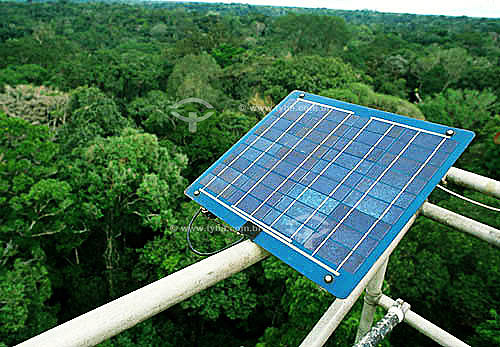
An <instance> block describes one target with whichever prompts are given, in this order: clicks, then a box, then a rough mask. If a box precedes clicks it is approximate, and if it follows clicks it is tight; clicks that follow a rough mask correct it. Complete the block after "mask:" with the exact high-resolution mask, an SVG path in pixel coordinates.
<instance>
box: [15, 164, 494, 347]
mask: <svg viewBox="0 0 500 347" xmlns="http://www.w3.org/2000/svg"><path fill="white" fill-rule="evenodd" d="M445 180H447V181H450V182H453V183H455V184H458V185H461V186H464V187H467V188H470V189H474V190H477V191H480V192H482V193H485V194H488V195H491V196H494V197H497V198H500V182H497V181H495V180H492V179H490V178H487V177H483V176H480V175H476V174H474V173H471V172H467V171H464V170H460V169H457V168H451V169H450V170H449V172H448V173H447V175H446V177H445ZM420 213H421V214H422V215H424V216H426V217H428V218H431V219H433V220H435V221H437V222H439V223H442V224H445V225H448V226H450V227H453V228H455V229H458V230H460V231H463V232H466V233H469V234H471V235H473V236H476V237H478V238H480V239H482V240H484V241H487V242H489V243H491V244H493V245H495V246H497V247H500V230H498V229H496V228H493V227H491V226H488V225H485V224H482V223H480V222H477V221H475V220H473V219H470V218H467V217H464V216H461V215H459V214H457V213H454V212H451V211H448V210H446V209H444V208H441V207H439V206H436V205H433V204H430V203H428V202H426V203H424V204H423V205H422V207H421V209H420ZM415 219H416V215H415V216H413V217H412V218H411V219H410V221H408V223H407V224H406V225H405V227H404V228H403V230H402V231H401V232H400V233H399V234H398V236H397V237H396V238H395V239H394V240H393V242H392V243H391V244H390V245H389V247H388V248H387V249H386V251H385V252H384V253H383V254H382V256H381V257H380V258H379V259H378V260H377V261H376V262H375V264H374V266H373V267H372V268H371V269H370V271H369V272H368V273H367V275H366V276H365V277H364V278H363V279H362V280H361V282H360V283H359V284H358V285H357V286H356V288H355V289H354V290H353V291H352V293H351V294H350V295H349V296H348V297H347V298H346V299H336V300H335V301H334V302H333V303H332V305H331V306H330V307H329V308H328V310H327V311H326V312H325V313H324V315H323V316H322V317H321V318H320V320H319V321H318V322H317V324H316V325H315V326H314V327H313V329H312V330H311V331H310V332H309V334H308V335H307V337H306V338H305V339H304V341H303V342H302V344H301V346H307V347H315V346H323V345H324V344H325V343H326V341H327V340H328V338H329V337H330V336H331V334H332V333H333V332H334V331H335V329H336V328H337V326H338V325H339V324H340V322H341V321H342V319H343V318H344V317H345V315H346V314H347V313H348V312H349V311H350V310H351V308H352V306H353V305H354V304H355V302H356V301H357V299H358V298H359V297H360V296H361V294H362V292H363V290H364V289H365V288H366V289H367V290H366V294H365V299H364V305H363V310H362V314H361V320H360V325H359V328H358V334H357V338H356V339H357V341H359V340H360V339H361V338H362V337H363V336H364V335H365V334H366V333H367V332H368V331H369V330H370V327H371V325H372V322H373V315H374V313H375V308H376V307H377V305H378V306H382V307H384V308H385V309H389V307H391V306H393V305H394V303H395V301H394V300H392V299H391V298H389V297H387V296H385V295H384V294H382V292H381V288H382V283H383V280H384V276H385V270H386V267H387V262H388V259H389V256H390V255H391V253H392V252H393V251H394V249H395V248H396V246H397V245H398V244H399V242H400V241H401V239H402V238H403V236H404V235H405V234H406V232H407V231H408V230H409V229H410V227H411V226H412V224H413V222H414V221H415ZM267 256H269V253H268V252H267V251H265V250H264V249H263V248H261V247H259V246H257V245H256V244H254V243H253V242H251V241H245V242H242V243H240V244H238V245H236V246H233V247H231V248H229V249H227V250H225V251H223V252H221V253H218V254H216V255H213V256H211V257H208V258H206V259H204V260H202V261H200V262H197V263H195V264H193V265H191V266H188V267H186V268H184V269H182V270H180V271H177V272H175V273H173V274H171V275H169V276H167V277H165V278H163V279H160V280H158V281H156V282H153V283H151V284H149V285H147V286H145V287H143V288H140V289H138V290H136V291H134V292H132V293H129V294H127V295H124V296H122V297H120V298H118V299H116V300H114V301H111V302H110V303H108V304H106V305H103V306H100V307H98V308H96V309H94V310H92V311H90V312H87V313H85V314H83V315H81V316H79V317H76V318H74V319H72V320H70V321H68V322H66V323H63V324H61V325H59V326H56V327H54V328H52V329H50V330H48V331H46V332H44V333H42V334H40V335H37V336H35V337H33V338H31V339H29V340H27V341H25V342H23V343H21V344H19V345H18V346H22V347H40V346H51V347H59V346H61V347H62V346H93V345H96V344H98V343H100V342H102V341H104V340H106V339H108V338H110V337H112V336H115V335H117V334H119V333H120V332H122V331H124V330H126V329H129V328H131V327H133V326H134V325H136V324H138V323H140V322H142V321H144V320H146V319H148V318H150V317H152V316H154V315H156V314H158V313H160V312H162V311H164V310H166V309H168V308H169V307H171V306H173V305H175V304H177V303H179V302H181V301H183V300H186V299H188V298H189V297H191V296H193V295H194V294H196V293H198V292H200V291H202V290H204V289H206V288H208V287H210V286H212V285H214V284H216V283H217V282H219V281H222V280H223V279H225V278H228V277H230V276H231V275H233V274H235V273H237V272H239V271H242V270H244V269H246V268H248V267H249V266H251V265H253V264H255V263H257V262H259V261H261V260H262V259H264V258H266V257H267ZM404 322H406V323H408V324H409V325H410V326H412V327H414V328H415V329H417V330H418V331H420V332H421V333H423V334H424V335H426V336H428V337H430V338H431V339H433V340H434V341H436V342H437V343H439V344H441V345H443V346H460V347H462V346H467V344H465V343H464V342H462V341H460V340H459V339H457V338H456V337H454V336H453V335H451V334H449V333H447V332H446V331H444V330H443V329H441V328H439V327H438V326H436V325H434V324H432V323H431V322H429V321H427V320H425V319H424V318H422V317H420V316H419V315H418V314H416V313H415V312H413V311H411V310H408V311H407V312H406V314H405V316H404Z"/></svg>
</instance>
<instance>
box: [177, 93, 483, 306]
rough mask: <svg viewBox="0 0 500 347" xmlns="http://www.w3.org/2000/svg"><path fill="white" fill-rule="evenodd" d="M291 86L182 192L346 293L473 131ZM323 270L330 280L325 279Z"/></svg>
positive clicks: (313, 277)
mask: <svg viewBox="0 0 500 347" xmlns="http://www.w3.org/2000/svg"><path fill="white" fill-rule="evenodd" d="M300 94H301V92H298V91H295V92H292V93H291V94H290V95H288V96H287V97H286V98H285V99H284V100H283V101H282V102H281V103H280V104H279V105H278V106H277V107H276V108H275V109H274V110H273V111H272V112H271V113H269V114H268V115H267V116H266V117H264V119H262V121H261V122H259V123H258V124H257V125H256V126H255V127H254V128H253V129H252V130H250V132H249V133H248V134H246V135H245V136H244V137H243V138H242V139H240V141H238V142H237V143H236V144H235V145H234V146H233V147H232V148H231V149H229V151H228V152H226V153H225V154H224V155H223V156H222V157H221V158H220V159H219V160H218V161H217V162H216V163H214V164H213V165H212V166H211V167H210V168H209V169H208V170H207V171H206V172H205V173H203V174H202V175H201V176H200V177H199V178H198V179H197V180H196V181H195V182H194V183H193V184H192V185H191V186H190V187H189V188H188V189H187V190H186V194H187V195H188V196H189V197H191V198H192V199H193V200H195V201H196V202H198V203H199V204H200V205H202V206H203V207H205V208H207V209H208V210H209V211H210V212H212V213H214V214H215V215H217V216H218V217H220V218H221V219H223V220H224V221H226V222H227V223H228V224H230V225H231V226H233V227H234V228H236V229H240V228H241V227H242V226H243V225H244V224H245V223H247V222H250V223H252V224H254V225H257V226H258V227H259V228H260V229H261V232H260V233H259V234H258V235H257V236H256V237H255V239H254V242H256V243H257V244H259V245H260V246H262V247H263V248H265V249H267V250H268V251H270V252H271V253H272V254H274V255H275V256H277V257H279V258H280V259H282V260H283V261H285V262H286V263H288V264H289V265H291V266H292V267H294V268H295V269H296V270H298V271H299V272H301V273H302V274H304V275H306V276H307V277H308V278H310V279H311V280H313V281H315V282H316V283H318V284H320V285H321V286H323V287H324V288H326V289H327V290H328V291H329V292H331V293H332V294H333V295H335V296H337V297H340V298H345V297H347V296H348V295H349V293H350V292H351V291H352V290H353V289H354V287H355V286H356V284H357V283H359V281H360V280H361V279H362V278H363V276H365V275H366V273H367V272H368V270H369V269H370V268H371V266H373V264H374V263H375V261H376V260H377V259H378V257H380V255H381V254H382V253H383V252H384V250H385V249H386V248H387V247H388V246H389V244H390V243H391V242H392V240H394V238H395V237H396V235H397V234H398V233H399V232H400V231H401V229H402V228H403V227H404V225H405V224H406V223H407V222H408V220H409V219H410V218H411V216H412V215H413V214H414V213H415V212H416V211H417V210H418V208H419V207H420V205H421V204H422V203H423V202H424V200H425V199H426V198H427V196H428V195H429V194H430V192H431V191H432V189H434V187H435V186H436V184H438V183H439V181H440V180H441V178H442V177H443V176H444V175H445V174H446V172H447V170H448V169H449V168H450V167H451V166H452V164H453V163H454V162H455V161H456V160H457V158H458V157H459V156H460V154H461V153H462V152H463V151H464V150H465V148H466V147H467V146H468V144H469V143H470V142H471V141H472V139H473V137H474V133H472V132H470V131H466V130H461V129H455V128H449V127H446V126H443V125H438V124H433V123H429V122H425V121H421V120H416V119H412V118H407V117H404V116H400V115H396V114H392V113H387V112H383V111H379V110H374V109H369V108H366V107H362V106H358V105H352V104H348V103H345V102H341V101H337V100H333V99H328V98H324V97H320V96H316V95H313V94H307V93H304V96H303V97H300ZM326 275H332V276H333V278H334V280H333V281H332V282H331V283H326V282H325V281H324V278H325V276H326Z"/></svg>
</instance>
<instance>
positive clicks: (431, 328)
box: [379, 294, 470, 347]
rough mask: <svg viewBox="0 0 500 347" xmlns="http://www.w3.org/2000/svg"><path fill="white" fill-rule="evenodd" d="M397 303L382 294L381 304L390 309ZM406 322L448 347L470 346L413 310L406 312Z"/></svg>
mask: <svg viewBox="0 0 500 347" xmlns="http://www.w3.org/2000/svg"><path fill="white" fill-rule="evenodd" d="M395 303H396V301H395V300H392V299H391V298H390V297H388V296H387V295H384V294H382V295H381V296H380V299H379V305H380V306H382V307H383V308H385V309H386V310H388V309H389V308H390V307H391V306H392V305H394V304H395ZM404 322H406V323H408V324H409V325H410V326H411V327H413V328H415V329H417V330H418V331H420V332H421V333H422V334H424V335H425V336H427V337H429V338H431V339H432V340H434V341H435V342H437V343H439V344H440V345H441V346H446V347H470V346H469V345H468V344H466V343H465V342H463V341H461V340H459V339H457V338H456V337H455V336H453V335H451V334H450V333H448V332H446V331H445V330H443V329H441V328H440V327H438V326H437V325H435V324H433V323H431V322H429V321H428V320H427V319H425V318H423V317H421V316H419V315H418V314H416V313H415V312H413V311H412V310H408V311H407V312H406V313H405V317H404Z"/></svg>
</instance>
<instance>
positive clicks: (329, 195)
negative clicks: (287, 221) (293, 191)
mask: <svg viewBox="0 0 500 347" xmlns="http://www.w3.org/2000/svg"><path fill="white" fill-rule="evenodd" d="M391 129H392V126H391V127H389V128H388V129H387V130H386V132H385V133H384V134H383V135H382V136H381V137H380V138H379V140H378V141H377V142H376V143H375V144H374V146H373V147H372V148H371V149H370V150H369V151H368V152H367V153H366V154H365V156H364V157H363V158H362V160H361V161H359V162H358V163H357V164H356V165H355V166H354V167H353V168H352V170H351V171H350V172H349V173H348V174H347V175H346V176H345V177H344V178H343V179H342V180H341V181H340V182H339V183H338V184H337V185H336V186H335V188H334V189H333V190H332V191H331V192H330V193H329V194H328V198H330V197H332V196H333V194H335V192H336V191H337V190H338V189H339V187H341V186H342V184H344V183H345V182H346V181H347V180H348V179H349V177H350V176H351V175H352V173H353V172H355V170H356V169H357V168H358V167H359V166H360V165H361V163H362V162H363V160H364V159H365V158H367V157H368V156H369V155H370V153H371V151H372V150H373V149H374V148H375V146H376V144H377V143H378V142H380V141H382V139H383V138H384V136H385V135H386V134H387V133H388V132H389V131H390V130H391ZM326 201H327V199H324V200H323V201H322V202H321V203H320V204H319V205H318V207H317V208H316V210H315V212H316V211H319V210H320V209H321V208H322V206H323V205H324V204H325V203H326ZM306 223H307V221H306ZM304 224H305V223H304ZM301 228H302V226H301V227H300V228H299V229H298V230H297V231H296V232H295V233H294V235H292V239H293V238H294V236H295V235H296V234H297V233H298V232H299V231H300V229H301Z"/></svg>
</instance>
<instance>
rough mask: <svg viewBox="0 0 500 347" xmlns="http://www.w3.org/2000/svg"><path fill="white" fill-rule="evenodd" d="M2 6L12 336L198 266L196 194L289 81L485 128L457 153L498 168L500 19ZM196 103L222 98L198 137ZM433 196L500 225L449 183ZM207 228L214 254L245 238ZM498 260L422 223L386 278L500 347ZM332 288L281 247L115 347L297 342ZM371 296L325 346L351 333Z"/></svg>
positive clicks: (4, 293) (2, 199) (0, 314)
mask: <svg viewBox="0 0 500 347" xmlns="http://www.w3.org/2000/svg"><path fill="white" fill-rule="evenodd" d="M0 16H1V18H2V21H1V22H0V134H1V135H0V346H10V345H13V344H16V343H19V342H21V341H23V340H25V339H28V338H30V337H32V336H34V335H36V334H39V333H40V332H42V331H45V330H47V329H49V328H51V327H54V326H56V325H57V324H60V323H63V322H65V321H67V320H69V319H71V318H74V317H76V316H78V315H80V314H82V313H85V312H87V311H89V310H91V309H93V308H96V307H98V306H100V305H103V304H105V303H107V302H109V301H111V300H112V299H114V298H117V297H119V296H121V295H124V294H126V293H129V292H130V291H132V290H134V289H137V288H140V287H142V286H144V285H146V284H148V283H151V282H153V281H155V280H158V279H159V278H162V277H164V276H167V275H168V274H171V273H173V272H175V271H177V270H179V269H182V268H184V267H186V266H188V265H190V264H192V263H194V262H196V261H199V260H200V257H198V256H196V255H194V254H193V253H191V252H190V251H189V250H188V248H187V245H186V242H185V226H186V225H187V223H188V222H189V219H190V217H191V216H192V215H193V213H194V212H195V211H196V210H197V208H198V206H197V205H196V204H195V203H193V202H190V200H189V199H187V198H186V197H185V196H184V194H183V191H184V189H185V188H186V187H187V185H188V184H189V182H191V181H193V180H194V179H195V178H197V177H198V176H199V175H200V174H201V173H202V172H203V171H204V170H205V169H206V168H208V166H209V165H211V164H212V163H213V162H214V161H215V160H216V159H217V158H218V157H219V156H221V155H222V154H223V153H224V152H225V151H226V150H227V149H228V148H229V147H230V146H231V145H232V144H233V143H235V142H236V141H237V140H238V139H239V138H240V137H241V136H242V135H243V134H245V133H246V132H247V131H248V130H249V129H250V128H251V127H252V126H254V125H255V124H256V122H258V121H259V120H260V119H261V118H262V117H263V116H264V115H265V114H266V113H267V111H269V110H270V109H271V108H272V107H273V106H274V105H276V104H277V103H278V102H279V101H280V100H281V99H282V98H283V97H285V96H286V95H287V94H288V93H289V92H290V91H292V90H295V89H299V90H305V91H308V92H312V93H317V94H320V95H324V96H328V97H333V98H337V99H340V100H344V101H348V102H353V103H357V104H361V105H366V106H369V107H374V108H378V109H382V110H385V111H390V112H395V113H400V114H404V115H407V116H411V117H417V118H421V119H423V118H425V119H427V120H429V121H433V122H438V123H442V124H447V125H450V126H455V127H460V128H465V129H470V130H473V131H475V132H476V139H475V140H474V142H473V144H472V145H471V146H470V147H469V149H468V150H467V152H466V153H465V154H464V155H463V156H462V157H461V158H460V159H459V161H458V162H457V163H456V166H457V167H460V168H463V169H466V170H469V171H472V172H475V173H478V174H481V175H485V176H489V177H491V178H494V179H497V180H498V179H500V144H498V143H495V140H494V137H495V135H496V134H497V133H499V132H500V117H499V115H498V114H499V113H500V103H499V100H500V78H499V76H500V20H497V19H485V18H482V19H481V18H468V17H455V18H452V17H444V16H417V15H406V14H385V13H378V12H371V11H334V10H326V9H297V8H284V7H269V6H267V7H266V6H249V5H223V4H211V5H207V4H193V3H189V4H188V3H186V4H183V3H166V2H151V3H141V2H128V3H118V2H68V1H58V2H37V1H28V2H1V3H0ZM190 97H196V98H201V99H203V100H205V101H207V102H209V103H210V104H211V105H213V106H214V108H215V115H213V116H212V117H210V118H208V119H207V120H204V121H202V122H199V123H198V124H197V129H196V132H194V133H193V132H190V131H189V128H188V124H187V123H186V122H183V121H181V120H179V119H177V118H175V117H173V116H172V114H171V113H170V111H171V110H172V106H173V105H175V104H176V102H178V101H180V100H183V99H185V98H190ZM203 107H204V106H201V105H195V104H186V105H184V106H182V107H180V108H179V109H177V111H178V112H180V113H181V114H184V115H186V116H187V115H189V114H190V113H191V112H202V111H204V109H203ZM452 188H453V189H454V190H456V191H457V192H459V193H462V194H464V195H466V196H468V197H470V198H473V199H476V200H478V201H481V202H483V203H486V204H490V205H494V206H499V202H498V200H495V199H494V198H491V197H487V196H484V195H482V194H479V193H476V192H473V191H469V190H466V189H463V188H460V187H452ZM430 200H431V201H432V202H433V203H437V204H439V205H440V206H442V207H445V208H448V209H450V210H453V211H455V212H458V213H461V214H463V215H466V216H469V217H471V218H474V219H476V220H479V221H481V222H483V223H486V224H489V225H491V226H494V227H499V226H500V214H498V213H495V212H492V211H488V210H486V209H481V208H480V207H476V206H471V205H470V204H468V203H465V202H463V201H462V200H459V199H457V198H454V197H451V196H450V195H448V194H445V193H443V192H440V191H437V192H434V193H433V194H432V195H431V197H430ZM198 225H199V226H201V227H209V226H211V225H213V222H211V221H207V220H203V219H200V221H199V223H198ZM193 239H194V242H195V243H196V244H197V245H198V246H199V247H200V248H202V249H203V250H205V251H208V250H213V249H218V248H221V247H223V246H224V245H227V244H229V243H230V242H232V241H234V240H235V239H236V236H235V235H233V234H231V233H227V232H226V233H224V232H214V233H208V232H204V231H203V230H201V229H200V230H199V231H198V232H195V233H194V234H193ZM499 264H500V252H499V251H498V249H496V248H494V247H493V246H491V245H488V244H487V243H486V242H483V241H480V240H478V239H476V238H473V237H471V236H468V235H466V234H463V233H460V232H458V231H455V230H452V229H450V228H447V227H444V226H442V225H439V224H437V223H434V222H432V221H430V220H428V219H425V218H422V217H421V218H419V219H418V220H417V222H416V224H415V225H414V226H413V227H412V228H411V230H410V232H409V233H408V234H407V236H406V237H405V238H404V240H403V241H402V243H401V244H400V246H399V247H398V248H397V249H396V251H395V253H394V255H393V256H392V257H391V260H390V263H389V267H388V272H387V276H386V281H385V282H384V288H383V290H384V292H385V293H386V294H388V295H390V296H391V297H393V298H398V297H401V298H404V299H405V300H406V301H408V302H409V303H411V305H412V309H413V310H414V311H415V312H417V313H419V314H421V315H422V316H424V317H426V318H427V319H429V320H430V321H432V322H434V323H436V324H438V325H439V326H441V327H443V328H444V329H446V330H448V331H449V332H451V333H452V334H454V335H456V336H457V337H459V338H461V339H463V340H464V341H466V342H468V343H469V344H471V345H474V346H494V345H497V346H498V345H500V339H499V336H500V317H499V314H500V311H499V307H500V266H499ZM333 300H334V298H333V297H332V296H331V295H329V294H328V293H326V292H325V291H323V290H321V289H320V288H319V287H318V286H317V285H315V284H313V283H312V282H310V281H309V280H308V279H306V278H305V277H303V276H301V275H300V274H298V273H297V272H296V271H294V270H293V269H291V268H290V267H288V266H287V265H285V264H284V263H283V262H281V261H279V260H277V259H276V258H273V257H270V258H269V259H267V260H265V261H263V262H261V263H259V264H257V265H255V266H252V267H251V268H249V269H248V270H245V271H243V272H240V273H238V274H236V275H234V276H232V277H230V278H229V279H227V280H225V281H223V282H221V283H219V284H217V285H215V286H214V287H212V288H210V289H208V290H205V291H203V292H202V293H200V294H197V295H195V296H194V297H192V298H191V299H189V300H187V301H185V302H183V303H181V304H179V305H176V306H175V307H173V308H171V309H169V310H167V311H166V312H163V313H161V314H158V315H157V316H155V317H153V318H152V319H149V320H147V321H145V322H144V323H141V324H139V325H138V326H136V327H134V328H132V329H130V330H128V331H126V332H124V333H122V334H120V335H118V336H116V337H114V338H112V339H110V340H108V341H106V342H104V343H102V346H200V347H203V346H214V345H224V346H258V347H266V346H268V347H269V346H273V347H274V346H296V345H298V344H299V343H300V341H301V340H302V339H303V338H304V337H305V335H306V334H307V332H308V331H309V329H310V328H311V327H312V326H313V325H314V324H315V322H316V321H317V319H318V318H319V317H320V316H321V314H322V313H323V312H324V311H325V309H326V308H327V307H328V306H329V305H330V303H331V302H332V301H333ZM360 310H361V301H358V303H356V305H355V306H354V308H353V310H352V311H351V313H350V314H349V315H348V316H347V317H346V318H345V319H344V321H343V323H342V324H341V325H340V327H339V328H338V329H337V331H336V332H335V335H334V336H333V337H332V338H331V339H330V341H329V342H328V344H327V345H328V346H347V345H351V344H352V342H353V340H354V336H355V332H356V328H357V325H358V322H359V316H360ZM382 315H383V311H380V312H378V313H377V317H378V318H380V317H381V316H382ZM409 341H411V345H413V346H432V345H433V342H432V341H431V340H430V339H428V338H427V337H425V336H423V335H421V334H420V333H418V332H417V331H416V330H413V329H412V328H410V327H408V326H404V325H401V326H398V327H397V328H396V329H395V331H394V332H393V333H392V334H391V336H390V337H389V338H388V339H387V340H386V341H384V343H383V345H384V346H407V345H408V343H409Z"/></svg>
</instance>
